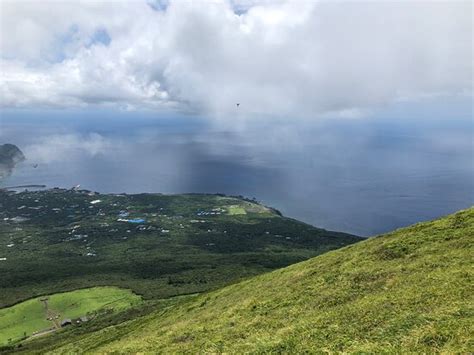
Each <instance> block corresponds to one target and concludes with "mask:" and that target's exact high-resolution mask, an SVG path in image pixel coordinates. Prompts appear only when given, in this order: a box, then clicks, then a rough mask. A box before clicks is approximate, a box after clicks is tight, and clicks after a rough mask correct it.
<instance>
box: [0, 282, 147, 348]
mask: <svg viewBox="0 0 474 355" xmlns="http://www.w3.org/2000/svg"><path fill="white" fill-rule="evenodd" d="M46 299H47V301H46ZM42 300H43V301H42ZM46 302H47V306H48V313H47V311H46V309H45V303H46ZM140 302H141V298H140V297H139V296H137V295H135V294H133V293H132V292H131V291H130V290H124V289H119V288H116V287H94V288H89V289H82V290H77V291H72V292H65V293H58V294H54V295H49V296H46V297H45V296H43V297H38V298H34V299H31V300H28V301H24V302H22V303H19V304H16V305H14V306H12V307H8V308H3V309H0V345H7V344H9V343H14V342H16V341H18V340H20V339H22V338H25V337H29V336H31V335H32V334H33V333H35V332H39V331H43V330H47V329H51V328H55V327H56V326H55V323H54V322H53V321H50V320H47V318H48V316H49V315H51V314H56V315H57V316H58V319H57V320H56V323H59V324H60V322H61V320H63V319H67V318H70V319H76V318H79V317H82V316H89V317H91V315H92V314H93V313H94V312H97V311H113V312H117V311H122V310H125V309H127V308H129V307H133V306H136V305H137V304H139V303H140Z"/></svg>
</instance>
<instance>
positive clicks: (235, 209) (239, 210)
mask: <svg viewBox="0 0 474 355" xmlns="http://www.w3.org/2000/svg"><path fill="white" fill-rule="evenodd" d="M228 211H229V212H228V213H229V214H230V215H238V214H247V212H246V211H245V209H244V208H243V207H241V206H229V207H228Z"/></svg>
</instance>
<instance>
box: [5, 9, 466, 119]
mask: <svg viewBox="0 0 474 355" xmlns="http://www.w3.org/2000/svg"><path fill="white" fill-rule="evenodd" d="M150 4H152V5H153V6H150ZM156 9H160V10H159V11H156ZM0 11H1V13H0V17H1V18H0V19H1V28H0V29H1V36H0V51H1V64H0V65H1V80H0V88H1V91H2V99H1V102H0V103H1V105H2V106H3V107H33V108H35V107H42V106H46V107H50V106H52V107H71V106H89V105H110V106H114V107H119V108H123V109H141V108H147V109H154V110H167V109H173V110H189V111H192V112H198V113H202V114H207V115H209V116H213V117H219V118H223V119H225V118H226V117H229V115H230V114H232V117H233V118H232V120H238V119H239V118H240V119H245V118H246V117H254V116H255V115H256V114H259V115H261V114H264V115H270V116H274V115H279V116H291V117H296V116H303V117H305V116H306V117H313V116H325V115H326V116H327V115H328V114H339V115H340V116H347V115H350V116H351V117H352V116H357V115H359V114H361V113H363V112H367V111H368V110H371V109H372V108H375V107H377V106H380V105H384V104H387V103H390V102H393V101H396V100H400V99H407V98H417V97H426V96H429V95H439V94H443V95H457V94H460V93H463V94H466V93H468V94H469V95H472V63H473V57H472V46H473V41H472V18H471V13H472V4H471V2H470V1H423V0H421V1H404V0H399V1H380V2H375V1H367V2H362V1H352V2H351V1H345V2H339V1H335V2H330V1H312V2H311V1H263V0H261V1H250V0H232V1H229V2H227V1H224V0H222V1H219V0H214V1H207V2H200V1H196V2H190V1H170V2H168V1H156V0H149V1H138V0H137V1H101V2H99V1H97V2H96V1H66V0H64V1H59V0H58V1H41V2H39V1H32V0H31V1H21V0H20V1H18V0H15V1H14V0H3V1H1V3H0ZM99 34H102V35H104V34H106V37H108V38H109V39H110V43H108V41H104V40H103V38H101V37H100V36H99ZM236 102H240V103H241V106H240V107H239V109H238V110H237V109H236V106H235V103H236Z"/></svg>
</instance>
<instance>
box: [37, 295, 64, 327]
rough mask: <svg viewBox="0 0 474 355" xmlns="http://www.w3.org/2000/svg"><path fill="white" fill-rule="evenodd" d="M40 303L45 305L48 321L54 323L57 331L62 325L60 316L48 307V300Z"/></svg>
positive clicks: (44, 299) (42, 299)
mask: <svg viewBox="0 0 474 355" xmlns="http://www.w3.org/2000/svg"><path fill="white" fill-rule="evenodd" d="M40 301H41V302H42V303H43V306H44V310H45V313H46V319H48V320H51V322H53V324H54V327H55V328H56V329H59V328H61V324H60V323H59V314H57V313H56V312H54V311H53V310H52V309H50V308H49V306H48V298H47V297H46V298H41V299H40Z"/></svg>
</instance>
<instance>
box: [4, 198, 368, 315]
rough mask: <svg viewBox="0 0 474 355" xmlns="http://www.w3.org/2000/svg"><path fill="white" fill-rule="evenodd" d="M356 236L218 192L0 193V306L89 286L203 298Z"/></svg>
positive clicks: (149, 295) (156, 295)
mask: <svg viewBox="0 0 474 355" xmlns="http://www.w3.org/2000/svg"><path fill="white" fill-rule="evenodd" d="M234 212H238V213H237V214H233V213H234ZM141 220H143V221H141ZM130 221H131V222H130ZM359 240H360V238H357V237H355V236H351V235H348V234H344V233H336V232H330V231H326V230H323V229H318V228H315V227H313V226H310V225H307V224H304V223H301V222H298V221H295V220H293V219H289V218H285V217H282V216H281V215H280V214H279V213H278V212H277V211H274V210H272V209H270V208H267V207H265V206H262V205H260V204H258V203H256V202H254V201H249V200H245V199H242V198H236V197H229V196H222V195H193V194H190V195H171V196H169V195H160V194H140V195H100V194H94V193H90V192H87V191H71V190H59V189H58V190H48V191H38V192H23V193H18V194H15V193H11V192H6V191H1V190H0V294H1V297H0V307H6V306H9V305H12V304H14V303H16V302H19V301H22V300H27V299H29V298H32V297H36V296H39V295H44V294H53V293H58V292H65V291H72V290H76V289H79V288H87V287H93V286H117V287H121V288H127V289H131V290H133V291H134V292H135V293H137V294H140V295H142V296H143V297H144V298H145V299H159V298H166V297H171V296H176V295H184V294H191V293H196V292H204V291H208V290H211V289H216V288H219V287H222V286H224V285H227V284H229V283H232V282H236V281H238V280H242V279H245V278H248V277H251V276H254V275H258V274H261V273H263V272H267V271H270V270H274V269H276V268H280V267H284V266H287V265H290V264H292V263H296V262H299V261H302V260H306V259H308V258H310V257H313V256H315V255H318V254H321V253H324V252H326V251H328V250H332V249H336V248H339V247H342V246H345V245H348V244H351V243H354V242H356V241H359Z"/></svg>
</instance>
